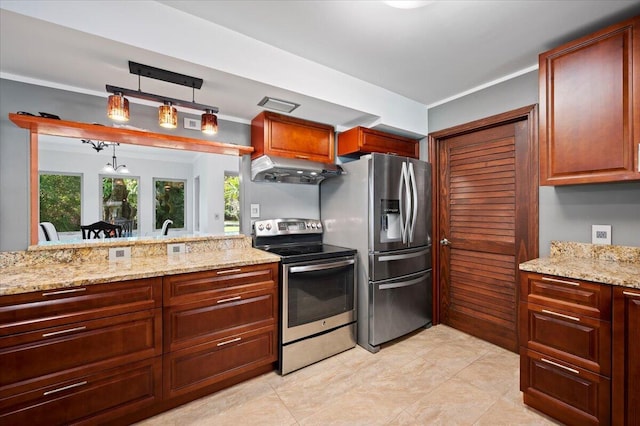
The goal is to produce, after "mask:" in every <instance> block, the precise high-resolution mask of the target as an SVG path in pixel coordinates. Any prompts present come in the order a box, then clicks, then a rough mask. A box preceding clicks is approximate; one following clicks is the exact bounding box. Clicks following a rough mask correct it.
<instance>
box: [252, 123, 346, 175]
mask: <svg viewBox="0 0 640 426" xmlns="http://www.w3.org/2000/svg"><path fill="white" fill-rule="evenodd" d="M251 145H252V146H253V147H254V152H253V154H252V156H251V158H257V157H259V156H261V155H275V156H278V157H285V158H298V159H303V160H311V161H319V162H323V163H333V162H334V158H335V155H334V129H333V126H330V125H327V124H322V123H315V122H313V121H307V120H301V119H299V118H294V117H289V116H285V115H280V114H275V113H271V112H266V111H265V112H262V113H260V114H259V115H258V116H256V117H255V118H254V119H253V120H252V121H251Z"/></svg>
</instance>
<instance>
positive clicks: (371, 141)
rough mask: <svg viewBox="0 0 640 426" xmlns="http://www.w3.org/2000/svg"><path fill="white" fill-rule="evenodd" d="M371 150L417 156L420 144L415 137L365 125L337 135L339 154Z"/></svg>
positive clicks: (345, 154) (357, 154) (353, 154)
mask: <svg viewBox="0 0 640 426" xmlns="http://www.w3.org/2000/svg"><path fill="white" fill-rule="evenodd" d="M372 152H381V153H383V154H395V155H401V156H405V157H411V158H418V157H419V156H420V145H419V141H418V140H416V139H411V138H407V137H403V136H398V135H392V134H390V133H385V132H381V131H379V130H373V129H367V128H366V127H354V128H353V129H349V130H347V131H346V132H342V133H340V134H339V135H338V155H339V156H350V157H353V156H360V155H363V154H370V153H372Z"/></svg>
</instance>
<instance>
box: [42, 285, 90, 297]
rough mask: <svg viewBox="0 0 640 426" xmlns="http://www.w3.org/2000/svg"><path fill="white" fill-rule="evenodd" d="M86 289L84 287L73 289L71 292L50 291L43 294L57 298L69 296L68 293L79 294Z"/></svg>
mask: <svg viewBox="0 0 640 426" xmlns="http://www.w3.org/2000/svg"><path fill="white" fill-rule="evenodd" d="M85 290H86V288H84V287H80V288H72V289H69V290H58V291H50V292H48V293H42V295H43V296H57V295H58V294H67V293H78V292H80V291H85Z"/></svg>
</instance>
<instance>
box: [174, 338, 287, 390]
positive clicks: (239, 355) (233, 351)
mask: <svg viewBox="0 0 640 426" xmlns="http://www.w3.org/2000/svg"><path fill="white" fill-rule="evenodd" d="M275 343H276V336H275V326H274V327H263V328H261V329H256V330H253V331H250V332H247V333H243V334H239V335H232V336H229V337H227V338H225V339H219V340H213V341H211V342H209V343H206V344H201V345H196V346H192V347H190V348H187V349H182V350H179V351H175V352H171V353H170V354H165V356H164V358H163V378H162V380H163V386H164V391H163V395H164V398H165V399H166V398H174V397H178V396H181V395H184V394H188V393H191V392H195V391H198V390H200V389H203V388H206V387H208V386H212V385H215V384H216V383H219V382H221V381H223V380H225V379H229V378H232V377H234V376H237V375H240V374H242V373H245V372H247V371H250V370H252V369H255V368H257V367H260V366H264V365H268V364H271V363H273V362H274V361H276V359H277V354H276V344H275Z"/></svg>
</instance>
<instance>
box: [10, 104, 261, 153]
mask: <svg viewBox="0 0 640 426" xmlns="http://www.w3.org/2000/svg"><path fill="white" fill-rule="evenodd" d="M9 120H11V121H12V122H13V123H14V124H15V125H16V126H18V127H21V128H23V129H27V130H29V131H30V132H31V134H32V135H33V134H39V135H52V136H65V137H69V138H76V139H93V140H100V141H108V142H120V143H129V144H135V145H145V146H154V147H159V148H171V149H182V150H188V151H199V152H209V153H213V154H226V155H238V156H239V155H245V154H251V153H252V152H253V147H250V146H243V145H234V144H229V143H222V142H215V141H209V140H206V139H195V138H186V137H184V136H177V135H168V134H164V133H153V132H147V131H143V130H134V129H126V128H119V127H109V126H102V125H99V124H89V123H79V122H75V121H66V120H56V119H51V118H43V117H35V116H30V115H21V114H9Z"/></svg>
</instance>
